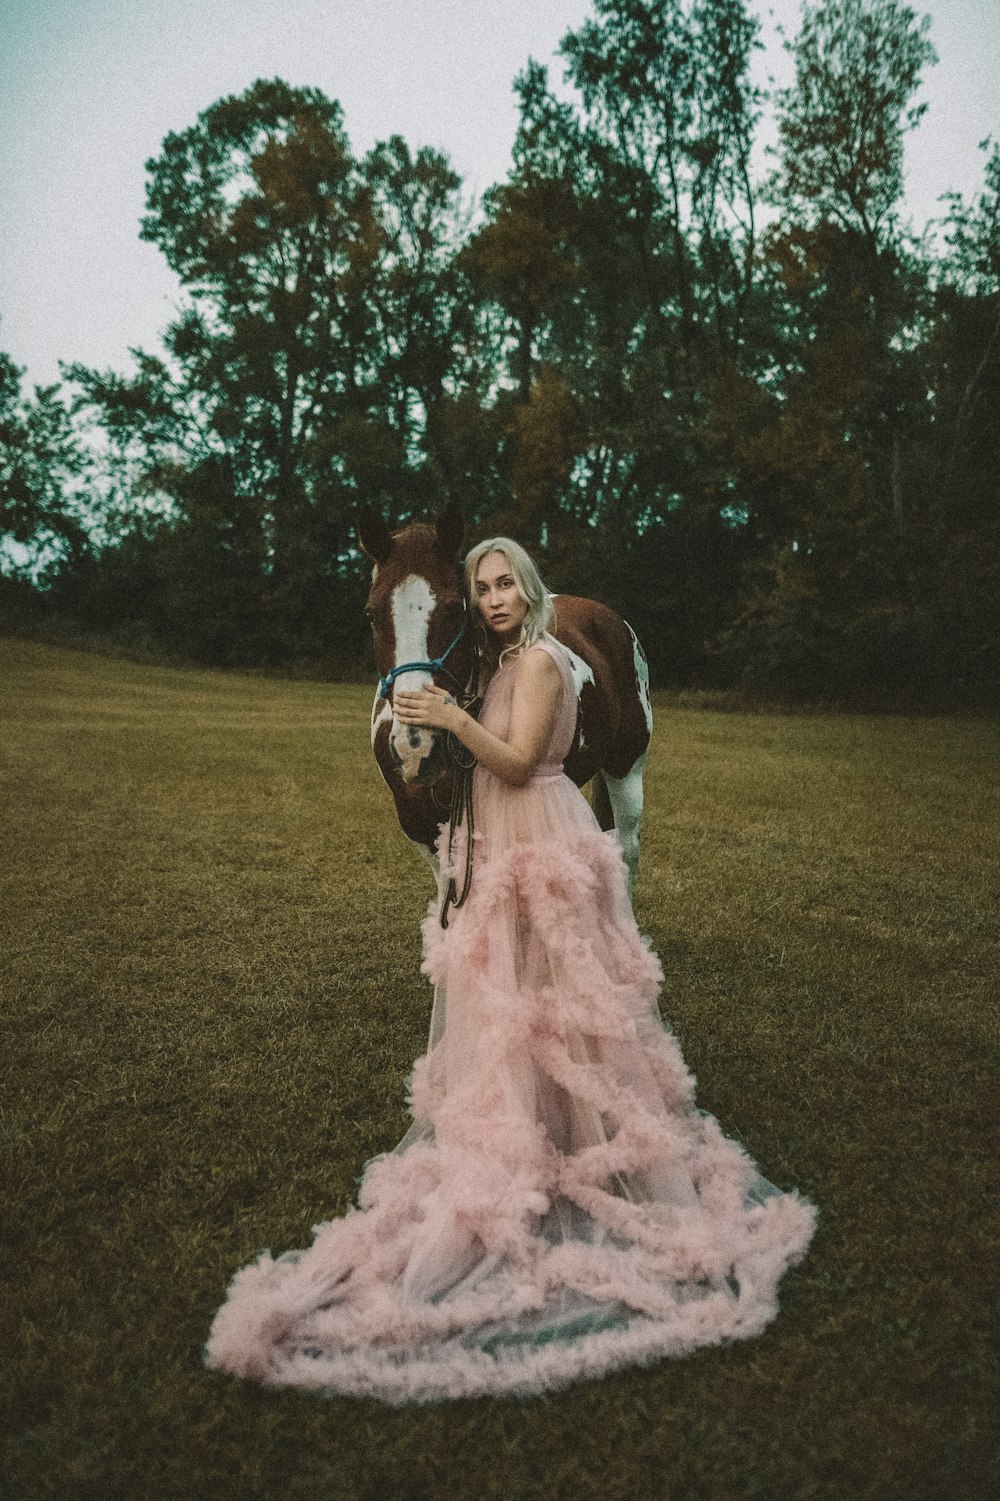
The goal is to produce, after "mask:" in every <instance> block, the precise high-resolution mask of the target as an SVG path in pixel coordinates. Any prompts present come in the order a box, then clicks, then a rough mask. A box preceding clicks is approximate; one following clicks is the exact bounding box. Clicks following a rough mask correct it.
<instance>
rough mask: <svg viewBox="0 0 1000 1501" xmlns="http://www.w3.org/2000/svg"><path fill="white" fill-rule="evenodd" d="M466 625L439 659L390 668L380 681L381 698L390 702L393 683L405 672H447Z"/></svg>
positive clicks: (407, 663)
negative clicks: (446, 665) (450, 659)
mask: <svg viewBox="0 0 1000 1501" xmlns="http://www.w3.org/2000/svg"><path fill="white" fill-rule="evenodd" d="M465 624H466V623H465V621H464V620H463V621H462V624H461V627H460V629H459V632H458V635H457V636H456V637H455V639H454V641H453V642H452V643H451V645H450V646H449V647H448V649H447V651H443V652H442V653H441V655H440V656H439V657H434V658H433V660H432V661H430V662H401V663H400V664H399V666H398V667H390V669H389V671H388V672H387V673H386V675H385V677H384V678H379V680H378V692H379V698H384V699H386V700H388V698H389V694H390V693H391V692H392V685H393V683H394V682H395V681H396V679H397V678H398V677H402V675H403V673H404V672H429V673H432V674H433V673H435V672H447V668H446V667H445V665H444V664H445V660H446V659H447V658H448V657H450V656H451V654H452V652H453V651H454V650H455V647H456V646H457V645H458V643H459V642H460V641H461V639H462V637H463V636H464V635H465ZM448 676H449V677H450V678H451V679H452V681H453V682H456V683H457V682H458V679H457V678H456V677H455V676H454V674H453V673H450V672H449V673H448Z"/></svg>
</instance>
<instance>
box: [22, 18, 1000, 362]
mask: <svg viewBox="0 0 1000 1501" xmlns="http://www.w3.org/2000/svg"><path fill="white" fill-rule="evenodd" d="M754 6H755V8H756V9H757V11H758V14H760V15H761V17H762V19H763V20H764V23H765V38H766V39H767V41H768V43H769V46H768V50H767V52H766V54H764V55H763V56H762V57H761V59H760V64H759V68H760V78H761V80H762V81H763V79H764V77H765V76H766V75H767V74H768V73H769V72H771V73H775V74H777V77H778V80H779V81H789V80H788V69H789V64H788V59H787V58H786V57H785V56H784V55H783V54H782V52H781V50H780V46H779V44H778V42H777V40H776V38H775V35H774V23H775V20H776V19H778V20H782V21H783V22H784V24H785V26H786V29H788V30H789V31H790V32H794V31H795V29H796V27H797V24H798V15H799V0H754ZM914 8H915V9H916V10H917V12H918V14H923V13H924V12H925V10H926V11H929V12H930V14H931V16H932V30H931V36H932V39H933V41H934V44H935V47H936V48H937V52H938V55H939V58H940V62H939V63H938V65H937V67H935V68H931V69H929V70H927V73H926V75H925V86H924V90H923V92H922V94H921V95H920V96H919V97H921V98H924V99H926V100H927V101H928V103H929V106H930V108H929V109H928V112H927V115H926V117H925V119H924V121H923V123H922V124H921V126H920V128H919V130H918V131H917V132H916V133H915V134H914V135H913V136H912V137H911V140H910V146H909V150H908V156H907V174H908V175H907V206H908V209H909V211H910V213H911V214H912V217H913V221H914V223H915V225H916V226H917V227H918V228H919V227H922V226H923V225H924V224H925V223H926V221H927V220H928V219H929V218H930V217H932V216H933V215H935V214H936V213H938V212H940V209H939V207H938V205H937V198H938V196H939V195H940V194H941V193H943V192H945V191H946V190H947V189H949V188H956V189H958V190H960V191H962V192H963V193H965V194H970V193H973V192H975V191H976V189H977V188H978V187H979V185H980V183H981V181H982V169H983V161H984V157H983V154H982V153H981V152H979V151H978V150H977V144H978V142H979V141H981V140H982V139H983V138H984V137H985V136H988V135H993V136H995V137H1000V89H998V85H997V79H998V77H1000V0H930V3H928V4H927V5H921V4H920V3H919V0H914ZM590 10H591V7H590V3H589V0H284V3H280V4H279V3H277V0H0V141H2V152H0V348H2V349H5V350H6V351H8V352H9V353H10V354H11V355H12V356H13V357H14V359H15V360H16V361H17V362H18V364H20V365H24V366H27V368H28V378H29V380H31V381H51V380H56V379H58V374H59V372H58V365H57V361H58V360H60V359H63V360H82V361H83V362H84V363H86V364H90V365H97V366H101V367H104V366H112V367H114V368H117V369H120V370H125V369H127V368H129V364H130V362H129V359H128V354H127V350H128V346H129V345H141V346H143V347H145V348H147V349H153V348H155V347H156V345H157V339H158V334H159V332H160V331H161V330H162V329H163V328H164V326H165V325H166V323H167V322H168V321H169V319H170V317H171V316H172V313H173V310H174V307H175V305H176V301H177V297H178V289H177V285H176V283H175V281H174V279H173V277H172V276H171V274H170V272H169V271H168V270H167V267H166V265H165V262H164V261H163V258H162V256H161V255H160V253H159V251H158V250H156V249H155V247H153V246H151V245H145V244H143V243H142V242H141V241H140V240H139V237H138V226H139V219H140V216H141V214H142V212H143V209H144V193H145V171H144V163H145V161H146V159H147V158H148V157H150V156H153V155H155V154H157V153H158V151H159V147H160V143H161V142H162V140H163V137H164V136H165V135H166V133H167V132H168V131H171V130H175V131H178V130H183V129H185V128H186V127H187V126H189V125H191V124H193V122H194V120H195V117H196V116H197V115H198V114H199V113H200V111H202V110H203V109H206V108H207V107H208V106H209V105H210V104H212V103H213V102H214V101H215V100H216V99H219V98H221V97H222V96H223V95H226V94H234V93H241V92H242V91H243V90H244V89H246V88H247V87H248V86H249V85H250V84H251V83H252V82H253V81H254V79H256V78H261V77H274V76H279V77H281V78H284V79H286V80H287V81H288V82H289V83H291V84H297V85H306V84H311V85H314V86H315V87H318V88H320V89H322V90H323V92H324V93H326V94H327V95H328V96H330V97H331V98H335V99H339V100H340V102H341V104H342V106H343V108H344V114H345V123H346V127H347V133H348V136H349V138H350V140H351V143H352V146H353V147H354V150H355V151H356V152H358V153H360V152H363V151H365V150H367V149H368V148H369V147H370V146H371V145H373V144H374V142H375V141H376V140H384V139H385V138H386V137H388V136H389V135H392V134H394V133H398V134H400V135H402V136H403V137H404V138H405V139H406V141H407V142H408V144H409V145H410V146H411V147H412V148H416V147H418V146H421V145H432V146H436V147H439V148H440V149H442V150H443V151H445V152H446V154H447V155H448V156H449V157H450V159H451V161H452V163H453V165H454V166H455V167H456V169H457V170H458V171H459V172H460V173H461V174H462V176H463V178H464V180H465V188H466V192H467V193H469V194H476V195H478V194H479V193H481V192H482V190H483V189H485V188H487V187H489V185H490V184H491V183H493V182H496V181H499V180H501V179H502V178H503V177H504V176H505V175H506V172H507V169H508V166H509V161H510V149H511V145H512V142H513V138H514V130H515V125H516V110H515V102H514V97H513V94H512V91H511V85H512V83H513V79H514V77H515V75H516V74H517V73H518V72H519V71H520V70H521V68H522V67H523V66H524V64H525V63H526V62H527V60H528V58H529V57H535V58H536V59H538V61H540V62H543V63H546V64H548V65H549V66H550V68H551V69H552V72H553V76H555V77H560V76H561V72H562V64H561V62H560V61H559V60H558V59H557V58H556V57H555V52H556V49H557V47H558V44H559V41H560V40H561V38H562V37H563V35H564V34H565V33H566V31H567V30H569V29H570V28H573V27H576V26H578V25H579V23H580V21H581V20H582V19H583V18H584V17H585V16H586V15H588V14H589V13H590Z"/></svg>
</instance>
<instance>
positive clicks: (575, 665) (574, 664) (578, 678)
mask: <svg viewBox="0 0 1000 1501" xmlns="http://www.w3.org/2000/svg"><path fill="white" fill-rule="evenodd" d="M553 598H555V596H554V595H553ZM563 651H564V652H565V653H566V655H567V657H569V668H570V672H571V673H572V674H573V688H574V690H575V692H576V696H577V698H579V697H580V689H581V688H582V687H583V685H584V683H592V682H593V681H594V674H593V673H592V672H591V670H590V668H589V667H588V665H587V663H586V662H585V661H584V660H583V658H582V657H578V656H577V654H576V652H575V651H570V649H569V647H568V646H566V645H563ZM585 744H586V741H585V740H584V738H583V731H582V730H581V731H580V749H581V750H583V748H584V746H585Z"/></svg>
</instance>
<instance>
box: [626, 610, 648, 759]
mask: <svg viewBox="0 0 1000 1501" xmlns="http://www.w3.org/2000/svg"><path fill="white" fill-rule="evenodd" d="M625 626H626V629H627V630H628V633H629V635H630V636H631V637H632V660H633V662H634V664H635V685H636V687H637V688H638V690H639V702H640V703H641V704H642V712H643V714H645V716H646V729H647V730H648V731H649V733H650V734H652V733H653V705H652V703H651V702H650V698H649V663H648V662H647V661H646V653H645V652H644V651H643V649H642V647H641V646H640V645H639V638H638V636H637V635H636V633H635V631H634V630H633V629H632V627H631V626H630V625H629V623H628V621H627V620H626V622H625ZM640 774H641V772H640ZM630 775H631V773H630Z"/></svg>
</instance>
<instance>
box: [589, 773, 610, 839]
mask: <svg viewBox="0 0 1000 1501" xmlns="http://www.w3.org/2000/svg"><path fill="white" fill-rule="evenodd" d="M593 792H594V796H593V808H594V817H595V818H596V819H597V822H598V823H599V824H600V826H601V828H602V829H604V830H605V831H607V830H609V829H613V828H614V826H615V810H614V808H612V806H611V799H610V798H609V797H608V784H607V782H606V781H605V780H604V772H603V771H595V772H594V789H593Z"/></svg>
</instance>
